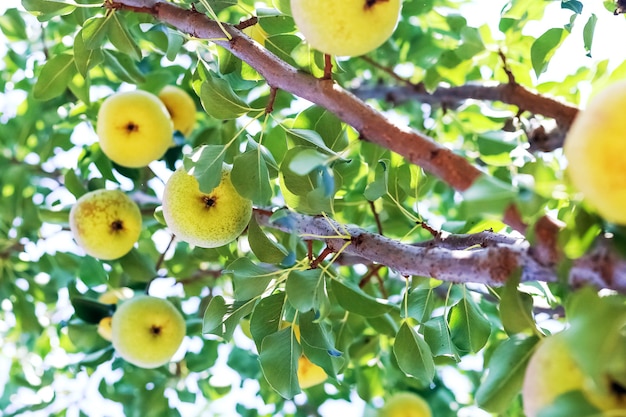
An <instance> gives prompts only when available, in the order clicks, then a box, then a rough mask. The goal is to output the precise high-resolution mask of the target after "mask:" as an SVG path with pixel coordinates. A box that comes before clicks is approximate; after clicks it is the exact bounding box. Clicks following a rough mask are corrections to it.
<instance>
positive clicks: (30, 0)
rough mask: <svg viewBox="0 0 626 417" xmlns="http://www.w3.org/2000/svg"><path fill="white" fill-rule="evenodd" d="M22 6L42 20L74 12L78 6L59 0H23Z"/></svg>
mask: <svg viewBox="0 0 626 417" xmlns="http://www.w3.org/2000/svg"><path fill="white" fill-rule="evenodd" d="M22 6H24V8H25V9H26V10H28V11H29V12H30V13H32V14H33V15H35V16H37V19H38V20H40V21H45V20H48V19H50V18H52V17H54V16H64V15H67V14H70V13H72V12H73V11H74V10H75V9H76V6H74V5H72V4H70V3H67V2H65V1H57V0H22Z"/></svg>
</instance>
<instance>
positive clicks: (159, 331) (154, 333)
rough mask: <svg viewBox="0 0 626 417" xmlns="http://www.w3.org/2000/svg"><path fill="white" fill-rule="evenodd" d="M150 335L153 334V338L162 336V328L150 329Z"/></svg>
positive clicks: (154, 327)
mask: <svg viewBox="0 0 626 417" xmlns="http://www.w3.org/2000/svg"><path fill="white" fill-rule="evenodd" d="M150 334H152V335H153V336H158V335H160V334H161V326H156V325H153V326H152V327H150Z"/></svg>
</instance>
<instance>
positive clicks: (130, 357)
mask: <svg viewBox="0 0 626 417" xmlns="http://www.w3.org/2000/svg"><path fill="white" fill-rule="evenodd" d="M120 303H121V304H119V306H118V307H117V310H116V311H115V313H114V314H113V319H112V322H111V341H112V343H113V347H114V348H115V350H116V351H117V353H118V354H119V355H120V356H121V357H122V358H123V359H125V360H126V361H127V362H129V363H132V364H133V365H136V366H139V367H141V368H157V367H159V366H162V365H165V364H166V363H168V362H169V361H170V359H171V358H172V356H173V355H174V354H175V353H176V351H177V350H178V348H179V347H180V345H181V343H182V341H183V338H184V337H185V333H186V325H185V319H184V318H183V315H182V314H181V313H180V312H179V311H178V310H177V309H176V307H174V305H173V304H172V303H170V302H169V301H167V300H165V299H162V298H158V297H152V296H148V295H139V296H136V297H134V298H131V299H130V300H125V301H120Z"/></svg>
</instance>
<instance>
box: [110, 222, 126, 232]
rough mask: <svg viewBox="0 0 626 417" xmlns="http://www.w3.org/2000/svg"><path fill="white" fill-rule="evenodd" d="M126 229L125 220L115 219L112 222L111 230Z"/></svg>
mask: <svg viewBox="0 0 626 417" xmlns="http://www.w3.org/2000/svg"><path fill="white" fill-rule="evenodd" d="M123 229H124V222H123V221H121V220H113V222H112V223H111V232H113V233H115V232H119V231H120V230H123Z"/></svg>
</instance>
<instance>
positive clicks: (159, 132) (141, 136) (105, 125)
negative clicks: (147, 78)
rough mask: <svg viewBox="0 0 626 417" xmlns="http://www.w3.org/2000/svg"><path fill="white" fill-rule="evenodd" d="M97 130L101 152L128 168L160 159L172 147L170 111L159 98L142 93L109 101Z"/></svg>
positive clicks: (102, 109)
mask: <svg viewBox="0 0 626 417" xmlns="http://www.w3.org/2000/svg"><path fill="white" fill-rule="evenodd" d="M96 130H97V134H98V139H99V141H100V148H101V149H102V152H104V154H105V155H106V156H107V157H108V158H109V159H110V160H111V161H113V162H115V163H117V164H119V165H122V166H125V167H129V168H139V167H144V166H146V165H148V164H149V163H150V162H152V161H154V160H155V159H159V158H161V157H162V156H163V155H164V154H165V152H166V151H167V149H168V148H169V147H170V146H171V145H172V143H173V140H172V135H173V133H174V127H173V122H172V119H171V117H170V114H169V113H168V111H167V108H166V107H165V105H164V104H163V102H162V101H161V100H160V99H159V98H158V97H157V96H155V95H154V94H152V93H149V92H147V91H142V90H136V91H124V92H119V93H115V94H113V95H111V96H109V97H107V98H106V99H105V100H104V102H103V103H102V105H101V106H100V110H99V111H98V126H97V129H96Z"/></svg>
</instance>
